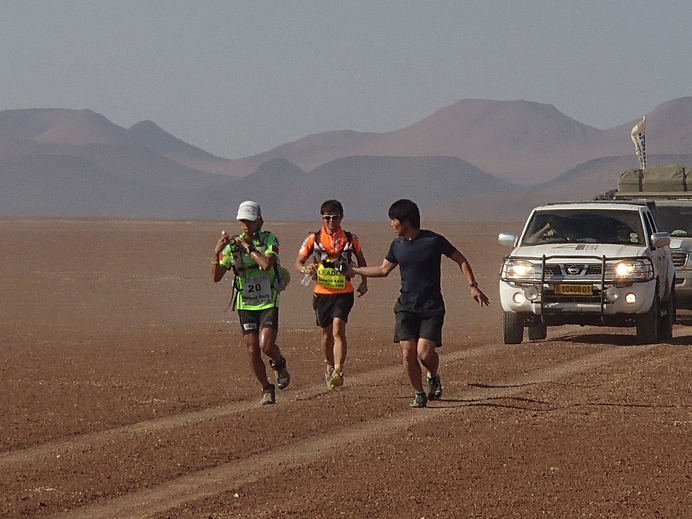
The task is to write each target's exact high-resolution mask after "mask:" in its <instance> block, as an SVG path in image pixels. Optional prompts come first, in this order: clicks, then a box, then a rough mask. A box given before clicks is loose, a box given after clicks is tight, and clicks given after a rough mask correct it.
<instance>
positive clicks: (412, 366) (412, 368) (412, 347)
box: [399, 339, 423, 392]
mask: <svg viewBox="0 0 692 519" xmlns="http://www.w3.org/2000/svg"><path fill="white" fill-rule="evenodd" d="M417 343H418V339H406V340H404V341H400V342H399V344H400V346H401V355H402V360H403V364H404V371H405V372H406V374H407V375H408V379H409V381H410V382H411V385H412V386H413V389H415V390H416V392H422V391H423V382H422V381H421V375H422V374H423V372H422V370H421V367H420V364H419V363H418V349H417Z"/></svg>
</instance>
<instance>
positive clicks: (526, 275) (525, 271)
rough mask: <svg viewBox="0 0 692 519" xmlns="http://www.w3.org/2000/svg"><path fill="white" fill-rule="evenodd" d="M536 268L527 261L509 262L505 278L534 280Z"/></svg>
mask: <svg viewBox="0 0 692 519" xmlns="http://www.w3.org/2000/svg"><path fill="white" fill-rule="evenodd" d="M536 270H537V269H536V268H535V267H534V266H533V264H532V263H531V262H529V261H526V260H513V259H510V260H507V261H506V262H505V265H504V269H503V271H504V272H503V273H502V274H503V277H506V278H512V279H534V278H535V276H536Z"/></svg>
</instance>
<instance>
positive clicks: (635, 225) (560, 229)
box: [523, 209, 645, 245]
mask: <svg viewBox="0 0 692 519" xmlns="http://www.w3.org/2000/svg"><path fill="white" fill-rule="evenodd" d="M567 242H576V243H622V244H630V245H644V243H645V241H644V230H643V228H642V222H641V218H640V216H639V212H637V211H613V210H612V209H610V210H603V211H599V210H593V211H584V210H583V209H580V210H564V209H563V210H545V211H536V212H534V214H533V216H532V217H531V220H530V221H529V223H528V225H527V227H526V232H525V233H524V237H523V244H525V245H535V244H542V243H567Z"/></svg>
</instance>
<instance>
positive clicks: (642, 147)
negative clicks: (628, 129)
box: [630, 115, 646, 169]
mask: <svg viewBox="0 0 692 519" xmlns="http://www.w3.org/2000/svg"><path fill="white" fill-rule="evenodd" d="M645 130H646V116H645V115H643V116H642V120H641V121H639V122H638V123H637V124H635V125H634V127H633V128H632V133H631V134H630V136H631V137H632V142H633V143H634V152H635V153H636V154H637V158H638V159H639V167H640V168H641V169H646V132H645Z"/></svg>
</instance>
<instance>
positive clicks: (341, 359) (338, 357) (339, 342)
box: [332, 317, 348, 371]
mask: <svg viewBox="0 0 692 519" xmlns="http://www.w3.org/2000/svg"><path fill="white" fill-rule="evenodd" d="M332 330H333V332H332V333H333V336H334V352H333V357H334V369H336V370H337V371H341V370H342V369H343V367H344V363H345V362H346V353H347V351H348V344H347V343H346V321H344V320H343V319H339V318H338V317H335V318H334V321H333V322H332Z"/></svg>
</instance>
